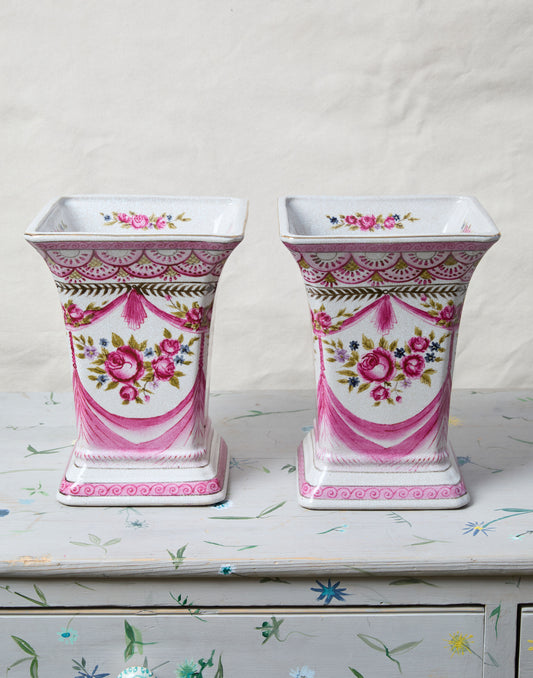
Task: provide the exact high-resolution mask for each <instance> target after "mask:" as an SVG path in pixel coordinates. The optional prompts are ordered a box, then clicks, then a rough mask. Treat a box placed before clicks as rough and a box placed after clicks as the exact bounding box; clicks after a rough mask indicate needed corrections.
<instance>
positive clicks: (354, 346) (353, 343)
mask: <svg viewBox="0 0 533 678" xmlns="http://www.w3.org/2000/svg"><path fill="white" fill-rule="evenodd" d="M358 348H359V342H358V341H351V342H350V351H357V349H358Z"/></svg>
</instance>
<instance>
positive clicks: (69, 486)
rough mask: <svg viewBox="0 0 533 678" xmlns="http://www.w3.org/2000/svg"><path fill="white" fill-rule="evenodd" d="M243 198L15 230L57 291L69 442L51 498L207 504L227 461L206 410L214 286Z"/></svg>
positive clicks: (76, 207) (140, 203) (84, 212)
mask: <svg viewBox="0 0 533 678" xmlns="http://www.w3.org/2000/svg"><path fill="white" fill-rule="evenodd" d="M245 220H246V202H245V201H241V200H235V199H229V198H228V199H225V198H173V197H169V198H163V197H137V196H116V197H115V196H78V197H71V198H61V199H59V200H58V201H56V202H54V203H53V204H51V205H50V206H49V207H48V208H47V209H46V210H45V211H44V212H43V213H42V214H41V215H40V216H39V217H38V218H37V219H36V220H35V222H34V223H33V224H32V226H31V227H30V229H29V231H28V232H27V233H26V238H27V240H28V241H29V242H30V243H31V244H32V245H33V246H34V247H35V248H36V249H37V250H38V252H39V253H40V254H41V256H42V257H43V258H44V260H45V262H46V264H47V265H48V268H49V269H50V271H51V273H52V275H53V278H54V281H55V284H56V287H57V289H58V292H59V296H60V301H61V305H62V308H63V316H64V320H65V326H66V329H67V333H68V336H69V342H70V349H71V353H72V364H73V387H74V402H75V408H76V418H77V433H78V436H77V440H76V443H75V445H74V448H73V451H72V455H71V458H70V461H69V463H68V466H67V469H66V472H65V476H64V478H63V480H62V482H61V486H60V488H59V493H58V499H59V500H60V501H61V502H63V503H66V504H72V505H78V504H81V505H90V504H96V505H104V506H105V505H140V504H144V505H151V504H154V505H155V504H158V505H159V504H173V505H181V504H184V505H189V504H211V503H216V502H218V501H221V500H222V499H223V498H224V496H225V493H226V486H227V466H228V453H227V448H226V445H225V443H224V441H223V440H222V439H220V437H219V436H218V435H217V434H216V432H214V431H213V429H212V426H211V423H210V420H209V415H208V411H207V398H208V387H207V381H206V375H207V372H208V367H207V358H208V347H209V333H210V327H211V315H212V309H213V302H214V297H215V290H216V286H217V282H218V278H219V276H220V272H221V270H222V267H223V265H224V263H225V261H226V259H227V257H228V256H229V254H230V252H231V251H232V250H233V249H234V248H235V247H236V245H237V244H238V242H239V241H240V240H241V239H242V236H243V231H244V225H245Z"/></svg>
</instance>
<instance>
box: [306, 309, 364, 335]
mask: <svg viewBox="0 0 533 678" xmlns="http://www.w3.org/2000/svg"><path fill="white" fill-rule="evenodd" d="M358 310H359V309H358V308H356V309H354V311H353V313H355V312H356V311H358ZM346 318H351V314H350V313H348V312H347V311H346V309H345V308H341V310H340V311H338V312H337V315H336V316H335V317H334V318H332V317H331V316H330V315H329V313H326V307H325V306H324V304H321V305H320V308H319V309H318V311H317V310H313V311H311V322H312V323H313V331H314V333H315V335H317V334H318V335H321V334H329V333H330V332H338V331H339V330H340V329H341V327H342V324H343V322H344V321H345V320H346Z"/></svg>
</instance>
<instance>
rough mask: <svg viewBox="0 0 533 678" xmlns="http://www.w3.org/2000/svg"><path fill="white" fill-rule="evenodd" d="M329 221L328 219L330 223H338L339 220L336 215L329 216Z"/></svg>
mask: <svg viewBox="0 0 533 678" xmlns="http://www.w3.org/2000/svg"><path fill="white" fill-rule="evenodd" d="M329 221H330V223H331V224H336V223H338V221H339V220H338V219H337V217H330V218H329Z"/></svg>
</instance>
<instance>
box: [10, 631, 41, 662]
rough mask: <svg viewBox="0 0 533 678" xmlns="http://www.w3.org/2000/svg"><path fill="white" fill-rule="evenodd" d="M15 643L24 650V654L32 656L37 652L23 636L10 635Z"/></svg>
mask: <svg viewBox="0 0 533 678" xmlns="http://www.w3.org/2000/svg"><path fill="white" fill-rule="evenodd" d="M11 638H13V640H14V641H15V643H16V644H17V645H18V646H19V647H20V649H21V650H22V651H23V652H25V653H26V654H29V655H31V656H32V657H36V656H37V652H35V650H34V649H33V647H32V646H31V645H30V644H29V643H28V642H27V641H26V640H24V639H23V638H19V637H18V636H11Z"/></svg>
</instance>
